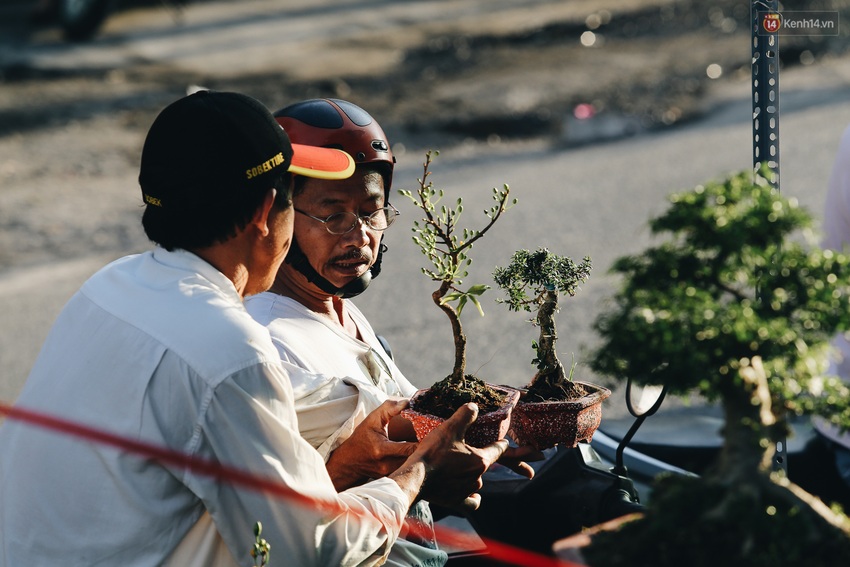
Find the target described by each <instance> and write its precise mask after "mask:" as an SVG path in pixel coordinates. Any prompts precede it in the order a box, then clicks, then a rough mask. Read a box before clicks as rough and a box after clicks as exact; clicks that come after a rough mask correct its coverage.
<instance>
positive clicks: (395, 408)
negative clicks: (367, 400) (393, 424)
mask: <svg viewBox="0 0 850 567" xmlns="http://www.w3.org/2000/svg"><path fill="white" fill-rule="evenodd" d="M408 405H410V400H408V399H407V398H388V399H387V400H385V401H384V402H383V403H382V404H381V405H380V406H378V409H376V410H375V411H374V412H372V413H378V414H379V415H380V416H381V422H382V423H383V425H386V424H388V423H389V422H390V420H391V419H392V418H394V417H395V416H397V415H399V414H400V413H401V411H402V410H403V409H404V408H406V407H407V406H408Z"/></svg>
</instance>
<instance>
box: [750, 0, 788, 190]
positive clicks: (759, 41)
mask: <svg viewBox="0 0 850 567" xmlns="http://www.w3.org/2000/svg"><path fill="white" fill-rule="evenodd" d="M750 15H751V20H752V22H751V23H752V40H753V59H752V61H753V168H754V169H755V170H758V169H759V168H760V167H761V165H762V164H764V163H767V166H768V167H769V168H770V172H771V176H770V178H769V179H768V181H769V182H770V183H771V185H772V186H773V187H775V188H776V189H779V33H778V32H779V27H780V25H781V22H780V21H779V12H778V2H777V0H768V1H760V0H754V1H753V3H752V6H751V11H750Z"/></svg>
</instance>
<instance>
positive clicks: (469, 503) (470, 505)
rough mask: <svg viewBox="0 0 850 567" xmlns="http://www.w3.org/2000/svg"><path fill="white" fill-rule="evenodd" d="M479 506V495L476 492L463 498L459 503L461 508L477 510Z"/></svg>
mask: <svg viewBox="0 0 850 567" xmlns="http://www.w3.org/2000/svg"><path fill="white" fill-rule="evenodd" d="M479 506H481V495H480V494H478V493H477V492H475V493H473V494H470V495H469V496H467V497H466V498H464V499H463V502H462V503H461V505H460V507H461V509H463V510H478V507H479Z"/></svg>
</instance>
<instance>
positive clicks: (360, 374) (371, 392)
mask: <svg viewBox="0 0 850 567" xmlns="http://www.w3.org/2000/svg"><path fill="white" fill-rule="evenodd" d="M245 308H246V309H247V310H248V313H250V314H251V316H252V317H254V319H256V320H257V321H258V322H259V323H262V324H263V325H265V326H266V327H267V328H268V330H269V333H270V334H271V337H272V342H273V343H274V345H275V347H277V351H278V353H279V354H280V357H281V360H283V361H284V362H286V363H291V364H294V365H296V366H298V367H300V368H302V369H304V370H305V371H306V372H304V373H302V374H298V375H295V374H291V375H290V379H291V380H292V389H293V392H294V395H295V409H296V411H297V412H298V425H299V428H300V430H301V435H302V436H304V438H305V439H307V441H308V442H309V443H310V444H311V445H313V446H314V447H316V449H317V450H318V451H319V453H320V454H321V455H322V456H323V457H324V458H325V459H326V460H327V458H328V456H329V455H330V453H331V452H332V451H333V450H334V449H336V448H337V447H338V446H339V445H340V444H341V443H342V442H343V441H345V440H346V439H348V437H349V436H350V435H351V432H352V431H353V430H354V428H355V427H356V426H357V425H358V424H359V423H360V422H362V421H363V419H364V417H365V416H366V415H368V414H369V413H371V412H372V410H374V409H375V408H377V407H378V406H379V405H380V404H381V403H382V402H383V401H384V400H386V399H387V397H388V396H403V397H410V396H411V395H412V394H413V393H414V392H415V391H416V387H415V386H413V384H411V383H410V382H409V381H408V380H407V378H405V377H404V375H403V374H402V373H401V371H400V370H399V369H398V367H397V366H396V365H395V363H394V362H393V360H392V359H391V358H390V357H389V356H388V355H387V353H386V351H385V350H384V348H383V346H381V344H380V341H378V338H377V336H376V335H375V331H374V330H373V329H372V326H371V325H370V324H369V321H367V320H366V317H364V316H363V314H362V313H361V312H360V310H359V309H357V307H356V306H355V305H354V304H353V303H352V302H351V301H348V300H346V309H347V311H348V313H349V314H350V316H351V318H352V320H353V321H354V323H355V324H356V326H357V330H358V331H359V332H360V336H361V337H362V339H363V340H362V341H361V340H358V339H356V338H354V337H352V336H351V335H349V334H347V333H345V332H344V331H343V330H342V329H341V328H340V327H339V326H338V325H333V324H331V322H330V321H329V320H327V319H325V318H324V317H321V316H319V314H317V313H315V312H314V311H312V310H310V309H308V308H307V307H305V306H304V305H302V304H301V303H299V302H298V301H296V300H294V299H291V298H289V297H284V296H281V295H278V294H275V293H271V292H265V293H260V294H258V295H255V296H252V297H249V298H248V299H247V300H246V301H245ZM418 504H420V505H415V506H414V507H413V509H412V510H411V515H413V516H414V517H416V518H417V519H418V520H419V521H422V522H424V523H425V525H431V524H432V523H433V520H432V519H431V515H430V510H429V509H428V508H427V506H426V505H424V503H421V502H420V503H418ZM429 545H431V544H423V542H418V543H416V542H411V541H407V540H405V539H401V538H400V539H398V540H397V541H396V543H395V545H393V549H392V551H391V552H390V556H389V558H388V560H387V565H408V566H409V565H416V566H426V565H427V566H439V565H443V564H444V563H445V562H446V560H447V555H446V554H445V553H444V552H442V551H439V550H437V549H432V548H431V547H429Z"/></svg>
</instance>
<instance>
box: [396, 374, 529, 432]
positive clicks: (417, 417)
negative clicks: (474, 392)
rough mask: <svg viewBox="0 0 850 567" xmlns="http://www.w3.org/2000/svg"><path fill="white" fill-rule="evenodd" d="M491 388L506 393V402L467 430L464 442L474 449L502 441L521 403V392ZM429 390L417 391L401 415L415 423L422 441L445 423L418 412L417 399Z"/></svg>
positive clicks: (503, 388) (483, 415)
mask: <svg viewBox="0 0 850 567" xmlns="http://www.w3.org/2000/svg"><path fill="white" fill-rule="evenodd" d="M491 386H492V387H493V388H494V389H496V390H499V391H500V392H504V393H505V402H504V404H503V405H502V407H500V408H499V409H497V410H496V411H491V412H490V413H485V414H480V415H479V416H478V419H476V420H475V421H474V422H473V423H472V425H470V426H469V429H467V430H466V437H465V438H464V441H466V443H468V444H469V445H472V446H473V447H485V446H487V445H489V444H490V443H493V442H494V441H498V440H499V439H502V438H503V437H504V436H505V435H507V433H508V430H509V429H510V426H511V412H512V411H513V409H514V406H516V404H517V402H518V401H519V395H520V392H519V390H516V389H514V388H508V387H506V386H493V385H492V384H491ZM425 391H427V390H424V389H423V390H417V391H416V393H414V394H413V396H412V397H411V398H410V407H408V408H407V409H404V410H402V412H401V415H402V416H403V417H404V418H406V419H408V420H410V421H411V422H412V423H413V429H414V430H415V431H416V438H417V439H419V440H422V438H424V437H425V436H426V435H428V434H429V433H430V432H431V430H432V429H434V428H435V427H437V426H438V425H440V424H441V423H443V422H444V421H445V419H444V418H442V417H437V416H435V415H431V414H428V413H420V412H419V411H417V410H416V399H417V398H418V397H419V396H420V395H421V394H422V393H423V392H425Z"/></svg>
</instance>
